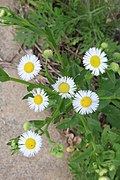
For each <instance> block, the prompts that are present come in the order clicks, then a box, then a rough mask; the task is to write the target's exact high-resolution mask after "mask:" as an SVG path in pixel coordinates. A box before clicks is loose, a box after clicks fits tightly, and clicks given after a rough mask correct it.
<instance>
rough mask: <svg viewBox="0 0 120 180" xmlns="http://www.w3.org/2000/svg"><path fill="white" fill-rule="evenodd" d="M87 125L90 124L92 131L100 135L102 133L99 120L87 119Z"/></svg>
mask: <svg viewBox="0 0 120 180" xmlns="http://www.w3.org/2000/svg"><path fill="white" fill-rule="evenodd" d="M87 124H88V126H89V128H90V129H91V130H92V131H94V132H95V133H96V132H98V133H99V132H100V131H101V126H100V122H99V120H97V119H93V118H89V117H87Z"/></svg>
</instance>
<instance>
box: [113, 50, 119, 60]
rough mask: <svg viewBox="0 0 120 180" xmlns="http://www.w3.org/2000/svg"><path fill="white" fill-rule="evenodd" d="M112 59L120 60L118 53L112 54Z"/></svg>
mask: <svg viewBox="0 0 120 180" xmlns="http://www.w3.org/2000/svg"><path fill="white" fill-rule="evenodd" d="M113 57H114V58H115V59H118V60H119V59H120V53H119V52H115V53H114V54H113Z"/></svg>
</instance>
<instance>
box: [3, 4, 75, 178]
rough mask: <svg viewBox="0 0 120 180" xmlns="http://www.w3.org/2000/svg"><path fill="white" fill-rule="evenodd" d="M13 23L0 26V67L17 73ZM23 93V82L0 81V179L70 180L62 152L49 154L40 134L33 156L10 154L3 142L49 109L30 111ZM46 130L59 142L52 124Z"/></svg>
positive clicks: (43, 117) (14, 74)
mask: <svg viewBox="0 0 120 180" xmlns="http://www.w3.org/2000/svg"><path fill="white" fill-rule="evenodd" d="M0 6H9V7H11V8H12V7H13V6H14V3H13V1H12V0H11V1H9V0H0ZM12 32H13V27H2V26H0V37H1V38H0V67H3V68H4V69H5V70H6V72H8V74H9V75H11V76H14V77H17V78H19V77H18V75H17V72H16V65H17V64H18V62H19V59H20V56H21V55H20V54H19V53H18V51H19V49H20V47H19V45H17V43H16V42H14V41H13V34H12ZM26 93H27V91H26V86H24V85H21V84H16V83H13V82H6V83H0V112H1V116H0V129H1V131H0V180H36V179H37V180H71V179H72V178H71V174H70V172H69V170H68V165H67V158H68V156H67V155H66V153H65V154H64V156H63V157H62V158H61V159H57V158H56V157H54V156H51V155H50V154H49V151H50V145H49V143H48V140H47V139H46V137H43V146H42V148H41V151H40V152H39V153H38V154H37V155H36V156H35V157H34V158H26V157H24V156H23V155H22V154H20V153H19V154H17V155H15V156H11V152H10V149H9V148H8V147H7V145H6V143H7V142H8V141H9V139H10V138H13V137H16V136H18V135H20V134H22V133H23V132H24V130H23V124H24V122H26V121H27V120H30V119H45V117H46V116H47V115H50V112H46V111H44V112H42V113H34V112H33V111H31V110H30V109H29V107H28V105H27V102H26V101H22V100H21V99H22V97H23V96H24V95H25V94H26ZM49 130H50V133H51V135H52V137H53V139H54V140H57V141H58V142H60V143H61V142H62V139H61V137H60V134H59V133H58V132H57V130H56V129H55V127H54V126H53V125H51V126H50V129H49Z"/></svg>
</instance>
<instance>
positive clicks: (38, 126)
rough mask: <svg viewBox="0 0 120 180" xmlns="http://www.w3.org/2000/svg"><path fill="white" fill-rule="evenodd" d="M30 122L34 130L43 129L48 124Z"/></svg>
mask: <svg viewBox="0 0 120 180" xmlns="http://www.w3.org/2000/svg"><path fill="white" fill-rule="evenodd" d="M29 122H30V123H31V126H32V127H33V128H37V129H41V128H42V127H43V126H44V125H45V124H46V121H45V120H31V121H29Z"/></svg>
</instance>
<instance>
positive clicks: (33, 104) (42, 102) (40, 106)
mask: <svg viewBox="0 0 120 180" xmlns="http://www.w3.org/2000/svg"><path fill="white" fill-rule="evenodd" d="M32 94H33V97H29V98H28V104H29V107H30V109H33V110H34V111H35V112H41V111H43V110H44V109H45V108H46V107H47V106H48V104H49V102H48V101H49V98H48V96H47V94H46V92H45V91H44V90H43V89H40V88H37V89H34V90H33V91H32Z"/></svg>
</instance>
